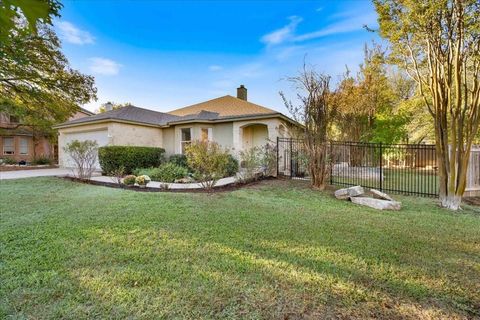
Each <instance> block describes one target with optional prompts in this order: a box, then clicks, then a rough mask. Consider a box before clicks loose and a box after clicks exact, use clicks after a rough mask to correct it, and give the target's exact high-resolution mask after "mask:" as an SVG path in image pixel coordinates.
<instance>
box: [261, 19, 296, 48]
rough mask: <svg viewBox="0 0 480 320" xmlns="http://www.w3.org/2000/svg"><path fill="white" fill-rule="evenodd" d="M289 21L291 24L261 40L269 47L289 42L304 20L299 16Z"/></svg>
mask: <svg viewBox="0 0 480 320" xmlns="http://www.w3.org/2000/svg"><path fill="white" fill-rule="evenodd" d="M288 19H289V20H290V22H289V23H288V24H287V25H286V26H284V27H282V28H280V29H278V30H275V31H272V32H270V33H267V34H266V35H264V36H263V37H262V38H261V41H262V42H263V43H266V44H267V45H275V44H280V43H282V42H285V41H287V40H289V39H290V38H291V37H292V35H293V34H294V32H295V29H296V28H297V25H298V24H299V23H300V22H302V18H301V17H298V16H291V17H289V18H288Z"/></svg>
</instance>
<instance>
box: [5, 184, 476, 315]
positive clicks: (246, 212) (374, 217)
mask: <svg viewBox="0 0 480 320" xmlns="http://www.w3.org/2000/svg"><path fill="white" fill-rule="evenodd" d="M0 196H1V201H0V318H9V317H12V318H14V319H24V318H29V319H85V318H88V319H91V318H97V319H105V318H130V319H134V318H144V319H153V318H155V319H157V318H168V319H172V318H187V319H210V318H219V319H227V318H242V319H259V318H264V319H284V318H288V319H298V318H360V317H362V318H388V319H395V318H412V319H418V318H448V319H451V318H476V317H480V213H479V211H480V209H479V208H474V207H466V209H465V210H464V211H462V212H460V213H451V212H448V211H445V210H442V209H440V208H438V207H437V206H436V204H435V200H433V199H426V198H415V197H400V196H398V197H397V198H398V199H400V200H401V201H403V204H404V209H403V210H402V211H400V212H381V211H375V210H373V209H367V208H364V207H358V206H355V205H353V204H352V203H349V202H341V201H338V200H335V199H333V198H332V196H331V195H330V194H328V193H320V192H317V191H313V190H310V189H308V188H306V187H305V185H304V184H302V183H301V182H294V181H287V182H281V181H269V182H264V183H262V184H260V185H257V186H253V187H249V188H244V189H241V190H237V191H234V192H225V193H218V194H210V195H209V194H181V193H141V192H133V191H126V190H120V189H111V188H106V187H99V186H91V185H83V184H78V183H74V182H69V181H65V180H60V179H56V178H35V179H25V180H17V181H0Z"/></svg>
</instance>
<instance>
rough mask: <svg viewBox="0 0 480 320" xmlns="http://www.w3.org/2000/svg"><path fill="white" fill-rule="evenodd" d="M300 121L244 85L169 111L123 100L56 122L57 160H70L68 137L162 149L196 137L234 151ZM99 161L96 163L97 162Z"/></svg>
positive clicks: (282, 133) (178, 148)
mask: <svg viewBox="0 0 480 320" xmlns="http://www.w3.org/2000/svg"><path fill="white" fill-rule="evenodd" d="M292 125H294V126H296V125H298V124H297V123H296V122H295V121H293V120H292V119H290V118H288V117H287V116H285V115H283V114H281V113H279V112H277V111H274V110H271V109H268V108H265V107H262V106H260V105H257V104H254V103H251V102H248V101H247V89H246V88H245V87H244V86H243V85H242V86H240V87H239V88H238V89H237V97H236V98H235V97H232V96H228V95H227V96H223V97H220V98H216V99H212V100H209V101H205V102H201V103H198V104H194V105H191V106H188V107H184V108H180V109H176V110H173V111H170V112H167V113H163V112H157V111H153V110H148V109H142V108H137V107H135V106H126V107H123V108H121V109H117V110H111V111H107V112H105V113H100V114H96V115H93V116H90V117H86V118H82V119H77V120H72V121H68V122H65V123H62V124H60V125H57V126H55V128H56V129H58V133H59V137H58V143H59V164H60V165H61V166H64V167H69V166H71V161H70V160H69V158H68V156H67V155H65V154H64V152H63V147H64V146H65V145H66V144H67V143H69V142H70V141H72V140H80V141H82V140H96V141H97V143H98V144H99V146H106V145H132V146H149V147H162V148H164V149H165V152H166V155H167V156H169V155H172V154H181V153H184V151H185V146H186V145H187V144H189V143H190V142H191V141H194V140H210V141H215V142H217V143H219V144H220V145H222V146H223V147H225V148H227V149H229V150H230V152H231V153H232V154H234V155H238V153H239V152H240V151H242V150H245V149H249V148H251V147H254V146H262V145H265V144H266V143H268V142H269V141H271V142H275V141H276V139H277V137H287V136H289V128H290V127H291V126H292ZM97 167H98V163H97Z"/></svg>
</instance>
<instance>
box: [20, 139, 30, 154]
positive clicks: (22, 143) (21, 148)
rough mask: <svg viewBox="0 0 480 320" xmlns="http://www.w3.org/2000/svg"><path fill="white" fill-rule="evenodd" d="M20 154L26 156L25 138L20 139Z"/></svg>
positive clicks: (26, 144) (26, 145)
mask: <svg viewBox="0 0 480 320" xmlns="http://www.w3.org/2000/svg"><path fill="white" fill-rule="evenodd" d="M20 154H21V155H27V154H28V139H27V138H20Z"/></svg>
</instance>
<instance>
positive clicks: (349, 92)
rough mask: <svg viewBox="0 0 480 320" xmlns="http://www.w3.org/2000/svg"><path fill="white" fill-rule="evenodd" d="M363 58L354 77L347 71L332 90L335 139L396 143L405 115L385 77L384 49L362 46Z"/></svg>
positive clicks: (390, 83)
mask: <svg viewBox="0 0 480 320" xmlns="http://www.w3.org/2000/svg"><path fill="white" fill-rule="evenodd" d="M364 52H365V56H364V61H363V63H362V64H361V65H360V68H359V69H360V70H359V72H358V73H357V74H356V75H355V76H351V75H350V72H349V71H348V70H347V72H346V73H345V75H344V77H343V79H342V81H340V84H339V86H338V89H337V90H336V93H335V100H336V102H337V104H338V117H337V119H336V121H335V123H336V126H337V128H338V130H337V131H338V134H337V139H341V140H349V141H363V142H384V143H395V142H397V141H398V140H400V139H402V138H403V136H404V134H405V132H404V124H405V117H404V116H403V115H402V114H400V113H399V112H398V108H397V102H398V101H399V97H398V96H397V94H396V92H395V90H394V89H395V88H396V87H394V86H393V83H392V81H391V79H389V77H388V73H387V71H388V70H387V64H386V61H385V53H384V49H382V48H381V46H379V45H376V44H374V45H373V46H372V47H370V48H369V47H368V46H367V45H365V50H364Z"/></svg>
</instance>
